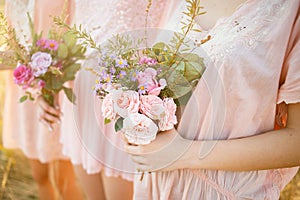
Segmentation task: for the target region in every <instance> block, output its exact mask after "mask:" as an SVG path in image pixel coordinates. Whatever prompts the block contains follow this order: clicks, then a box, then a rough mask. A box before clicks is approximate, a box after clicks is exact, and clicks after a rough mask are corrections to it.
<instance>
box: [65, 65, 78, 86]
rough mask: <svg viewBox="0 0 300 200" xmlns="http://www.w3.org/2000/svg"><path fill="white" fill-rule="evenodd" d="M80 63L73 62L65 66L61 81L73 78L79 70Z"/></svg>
mask: <svg viewBox="0 0 300 200" xmlns="http://www.w3.org/2000/svg"><path fill="white" fill-rule="evenodd" d="M80 68H81V64H78V63H75V64H72V65H70V66H67V67H66V69H65V70H64V72H63V73H64V75H63V81H64V82H66V81H70V80H74V79H75V75H76V73H77V72H78V71H79V70H80Z"/></svg>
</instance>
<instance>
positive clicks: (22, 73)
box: [0, 13, 85, 106]
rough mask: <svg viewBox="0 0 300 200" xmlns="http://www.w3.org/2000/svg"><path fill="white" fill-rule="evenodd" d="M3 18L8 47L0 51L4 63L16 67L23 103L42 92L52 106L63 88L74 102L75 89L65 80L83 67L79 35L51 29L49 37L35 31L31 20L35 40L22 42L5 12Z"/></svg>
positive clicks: (83, 49)
mask: <svg viewBox="0 0 300 200" xmlns="http://www.w3.org/2000/svg"><path fill="white" fill-rule="evenodd" d="M0 18H1V29H2V30H3V31H2V34H1V37H2V39H3V40H4V43H3V44H2V45H3V46H4V48H5V49H6V51H5V52H2V53H1V58H2V59H1V63H2V64H4V65H10V66H11V67H12V68H15V69H14V72H13V79H14V82H15V83H16V84H17V85H19V86H21V87H22V88H23V89H24V91H25V95H24V96H23V97H21V98H20V102H24V101H25V100H27V99H30V100H34V96H37V95H42V96H43V97H44V98H45V100H46V101H47V102H48V103H49V104H50V105H52V106H53V101H54V95H55V94H57V93H59V92H60V91H61V90H63V91H64V92H65V94H66V96H67V97H68V99H69V100H70V101H71V102H74V101H75V98H74V95H73V91H72V89H71V88H68V87H67V86H66V85H65V83H66V82H68V81H71V80H74V78H75V74H76V73H77V71H78V70H79V69H80V67H81V65H80V64H79V63H78V61H79V60H82V59H84V58H85V56H84V53H85V48H84V47H83V46H82V45H79V44H77V39H76V36H75V35H74V34H72V33H71V32H67V31H62V30H60V29H51V30H50V31H49V33H48V37H42V34H41V33H40V34H38V33H36V32H35V31H34V29H33V24H32V23H31V24H30V28H31V40H32V41H31V43H29V42H28V43H29V44H23V43H21V42H20V40H19V39H18V37H17V35H16V32H15V29H14V28H13V27H11V26H10V25H9V24H8V23H7V20H6V18H5V16H4V15H3V14H2V13H1V15H0ZM29 19H30V18H29ZM29 21H30V22H31V19H30V20H29Z"/></svg>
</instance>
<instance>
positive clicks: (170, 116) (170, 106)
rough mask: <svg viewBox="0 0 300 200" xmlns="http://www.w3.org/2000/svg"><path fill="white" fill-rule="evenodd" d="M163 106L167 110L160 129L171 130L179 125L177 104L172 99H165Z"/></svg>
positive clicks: (159, 124) (160, 122) (160, 123)
mask: <svg viewBox="0 0 300 200" xmlns="http://www.w3.org/2000/svg"><path fill="white" fill-rule="evenodd" d="M163 105H164V109H165V115H164V117H163V118H162V119H161V120H160V121H159V123H158V127H159V130H161V131H166V130H170V129H172V128H173V127H174V125H175V124H177V118H176V115H175V113H176V104H175V103H174V100H173V99H172V98H165V99H164V100H163Z"/></svg>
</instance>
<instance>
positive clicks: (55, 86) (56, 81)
mask: <svg viewBox="0 0 300 200" xmlns="http://www.w3.org/2000/svg"><path fill="white" fill-rule="evenodd" d="M44 81H45V89H46V90H49V91H53V90H55V91H59V90H61V89H62V87H63V84H64V82H63V79H62V77H61V76H56V75H53V74H52V73H51V72H47V73H46V74H45V76H44Z"/></svg>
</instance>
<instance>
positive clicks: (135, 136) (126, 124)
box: [122, 113, 158, 145]
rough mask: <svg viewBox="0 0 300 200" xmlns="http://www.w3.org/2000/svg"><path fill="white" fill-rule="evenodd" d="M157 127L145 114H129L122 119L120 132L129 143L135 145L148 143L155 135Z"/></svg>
mask: <svg viewBox="0 0 300 200" xmlns="http://www.w3.org/2000/svg"><path fill="white" fill-rule="evenodd" d="M157 131H158V127H157V126H156V125H155V123H154V122H153V121H152V120H151V119H149V118H148V117H146V116H145V115H142V114H139V113H134V114H130V115H129V116H128V117H127V118H125V119H124V121H123V129H122V132H123V133H124V136H125V137H126V139H127V140H128V142H129V143H133V144H136V145H143V144H149V143H150V142H151V141H153V140H154V139H155V137H156V134H157Z"/></svg>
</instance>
